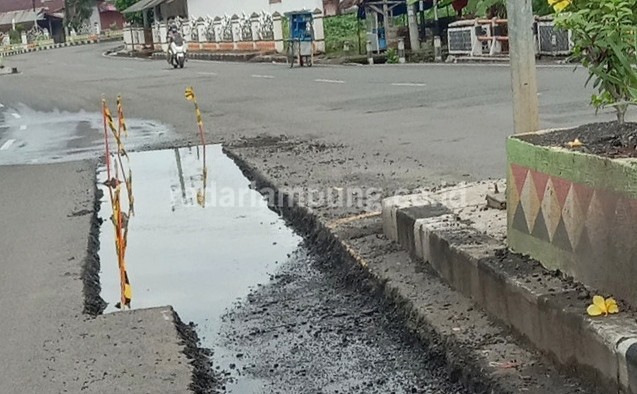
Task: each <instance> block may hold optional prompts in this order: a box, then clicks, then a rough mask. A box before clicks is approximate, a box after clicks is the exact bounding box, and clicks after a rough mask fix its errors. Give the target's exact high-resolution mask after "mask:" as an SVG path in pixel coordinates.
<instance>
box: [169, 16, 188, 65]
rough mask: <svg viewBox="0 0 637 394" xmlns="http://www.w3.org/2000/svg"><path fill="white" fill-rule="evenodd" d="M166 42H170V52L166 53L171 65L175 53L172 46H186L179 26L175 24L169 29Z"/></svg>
mask: <svg viewBox="0 0 637 394" xmlns="http://www.w3.org/2000/svg"><path fill="white" fill-rule="evenodd" d="M166 41H167V42H168V51H167V53H166V56H167V60H168V63H170V61H171V59H172V57H173V53H172V44H173V43H175V45H177V46H182V45H183V44H184V39H183V38H182V37H181V33H180V32H179V29H178V28H177V25H175V24H173V25H171V26H170V28H169V29H168V33H167V37H166Z"/></svg>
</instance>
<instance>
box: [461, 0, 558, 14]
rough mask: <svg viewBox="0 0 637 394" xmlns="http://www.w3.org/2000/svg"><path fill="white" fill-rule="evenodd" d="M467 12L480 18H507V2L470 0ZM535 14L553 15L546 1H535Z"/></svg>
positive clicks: (504, 0)
mask: <svg viewBox="0 0 637 394" xmlns="http://www.w3.org/2000/svg"><path fill="white" fill-rule="evenodd" d="M465 11H466V12H467V13H469V14H471V15H476V16H479V17H486V16H491V17H493V16H496V17H501V18H506V0H469V3H468V4H467V7H466V9H465ZM533 13H534V14H535V15H539V16H544V15H549V14H552V13H553V10H552V9H551V7H550V6H549V4H548V3H547V2H546V0H533Z"/></svg>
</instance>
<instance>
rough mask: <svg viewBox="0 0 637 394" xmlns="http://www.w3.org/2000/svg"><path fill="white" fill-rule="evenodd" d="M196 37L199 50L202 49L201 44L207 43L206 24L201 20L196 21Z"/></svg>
mask: <svg viewBox="0 0 637 394" xmlns="http://www.w3.org/2000/svg"><path fill="white" fill-rule="evenodd" d="M196 29H197V37H198V38H199V49H203V48H204V47H203V44H204V43H205V42H207V41H208V37H206V23H205V22H204V21H203V20H199V21H197V26H196Z"/></svg>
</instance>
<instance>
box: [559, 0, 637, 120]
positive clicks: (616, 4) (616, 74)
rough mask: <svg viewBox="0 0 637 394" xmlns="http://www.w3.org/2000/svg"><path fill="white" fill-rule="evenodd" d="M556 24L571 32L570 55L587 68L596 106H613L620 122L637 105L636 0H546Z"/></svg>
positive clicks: (593, 103) (593, 101) (592, 100)
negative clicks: (571, 52) (571, 53)
mask: <svg viewBox="0 0 637 394" xmlns="http://www.w3.org/2000/svg"><path fill="white" fill-rule="evenodd" d="M549 1H550V2H551V3H552V4H553V6H554V7H555V8H556V9H558V10H560V11H561V12H559V15H558V17H557V20H556V24H557V25H558V26H559V27H561V28H564V29H569V30H570V31H571V32H572V41H573V45H574V49H573V55H572V58H573V60H575V61H578V62H581V63H582V65H583V66H584V67H586V68H588V72H589V79H588V81H587V84H588V83H590V82H591V81H592V82H593V88H595V89H596V94H594V95H593V96H592V99H591V104H592V105H593V106H595V108H598V109H599V108H602V107H606V106H611V107H614V108H615V109H616V111H617V120H618V122H619V123H623V122H624V119H625V115H626V111H627V109H628V106H629V105H636V104H637V72H636V71H635V70H636V69H637V0H549Z"/></svg>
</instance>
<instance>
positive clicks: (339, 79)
mask: <svg viewBox="0 0 637 394" xmlns="http://www.w3.org/2000/svg"><path fill="white" fill-rule="evenodd" d="M112 46H113V44H112V43H111V44H103V45H97V46H85V47H72V48H65V49H60V50H54V51H48V52H39V53H32V54H27V55H23V56H18V57H14V58H10V59H9V60H8V63H9V65H11V66H17V67H19V69H20V70H21V71H22V74H20V75H16V76H5V77H2V79H1V80H0V103H2V104H3V105H4V106H5V107H11V108H14V109H16V108H17V112H19V110H20V108H22V110H24V111H28V110H29V109H34V110H37V111H44V112H47V111H53V110H55V109H57V110H61V111H70V112H78V111H86V112H87V113H94V114H96V113H98V112H99V110H100V99H101V98H102V96H103V95H105V97H107V98H109V99H110V100H111V103H112V104H114V98H115V97H116V95H117V94H122V95H123V97H124V99H125V103H126V111H127V114H128V116H129V117H134V118H142V119H152V120H155V121H159V122H162V123H164V124H166V125H170V126H172V128H173V131H172V132H166V133H162V134H161V135H148V136H146V137H145V138H144V141H145V142H146V143H147V144H151V145H157V144H161V143H163V142H167V141H171V140H176V139H179V138H181V137H191V136H193V135H194V133H195V128H196V126H195V122H194V114H193V111H192V109H191V106H190V104H189V103H187V102H186V101H185V100H184V89H185V88H186V87H187V86H190V85H192V86H194V87H195V89H196V91H197V94H198V97H199V102H200V104H201V107H202V110H203V113H204V118H205V120H206V122H207V127H208V131H209V133H210V134H211V136H212V138H213V139H214V140H216V141H233V140H236V139H238V138H239V137H253V136H255V135H259V134H262V133H267V134H270V135H281V134H283V135H287V136H293V137H302V138H310V139H316V140H320V141H322V142H325V143H338V144H344V145H346V146H351V147H352V148H353V149H354V150H355V153H356V154H358V153H361V154H362V153H365V152H370V151H374V152H378V153H379V154H380V156H382V157H388V158H390V159H391V160H392V161H393V162H395V163H396V164H397V165H399V166H400V168H402V169H405V170H408V171H407V172H405V173H404V174H398V175H397V178H396V180H397V181H402V182H403V183H405V184H412V183H437V182H439V181H441V180H460V179H467V178H468V179H482V178H487V177H501V176H503V175H504V168H505V166H504V161H505V156H504V141H505V137H506V136H507V135H508V134H510V133H511V131H512V127H513V121H512V106H511V93H510V70H509V68H508V67H506V66H482V65H413V66H404V67H401V66H376V67H373V68H370V67H365V66H322V67H321V66H316V67H313V68H311V69H308V68H304V69H300V68H295V69H289V68H287V67H286V66H284V65H274V64H243V63H212V62H203V61H202V62H200V61H190V62H189V63H188V64H187V67H186V68H185V69H184V70H172V69H170V68H169V67H168V65H167V64H166V63H165V62H163V61H149V60H134V59H122V58H105V57H104V56H102V52H103V51H105V50H106V49H108V48H110V47H112ZM538 78H539V90H540V91H539V94H540V102H541V109H540V111H541V117H542V126H543V127H566V126H570V125H576V124H581V123H583V122H589V121H596V120H597V121H601V120H606V119H610V118H611V117H610V116H609V115H607V114H606V115H600V116H598V117H595V115H594V111H593V109H591V108H590V107H589V106H588V100H589V97H590V92H589V91H588V90H586V89H585V88H584V87H583V84H584V81H585V78H586V75H585V73H584V72H583V71H577V72H573V68H572V67H548V68H539V69H538ZM21 104H24V105H26V106H27V107H28V108H26V107H21V106H20V105H21ZM96 116H97V115H96ZM44 118H46V116H44ZM9 119H11V118H9ZM98 119H99V117H98ZM85 123H86V122H85ZM89 123H90V122H89ZM16 127H19V126H18V125H16ZM79 127H89V125H88V124H84V125H81V124H80V126H79ZM67 129H68V128H67ZM3 130H4V131H3ZM95 138H99V136H98V135H97V134H96V137H95ZM9 139H15V137H12V136H11V135H9V132H8V131H7V129H6V127H5V128H3V127H2V125H0V146H2V145H3V144H5V143H6V142H7V141H8V140H9ZM140 142H141V141H140ZM94 144H95V142H94V141H90V140H84V141H82V140H78V139H77V138H75V139H73V140H72V142H71V143H70V144H68V145H67V146H70V147H72V148H74V149H78V148H81V147H84V146H90V145H94ZM58 148H59V149H61V147H58ZM15 149H20V145H19V144H15V143H14V144H13V146H12V147H9V148H7V149H6V151H0V163H2V162H3V157H2V156H3V155H5V160H6V156H8V155H9V152H10V151H11V150H15ZM23 149H24V147H23ZM63 153H64V152H63ZM356 154H354V155H353V156H356ZM58 156H65V155H64V154H62V155H58ZM359 156H360V155H359ZM414 159H415V160H414ZM14 161H16V160H15V159H12V160H11V162H14ZM18 161H19V160H18ZM354 164H355V163H354ZM372 170H373V171H376V172H378V171H381V172H382V171H385V170H387V169H383V168H373V169H371V168H370V171H372ZM376 186H378V185H376Z"/></svg>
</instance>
